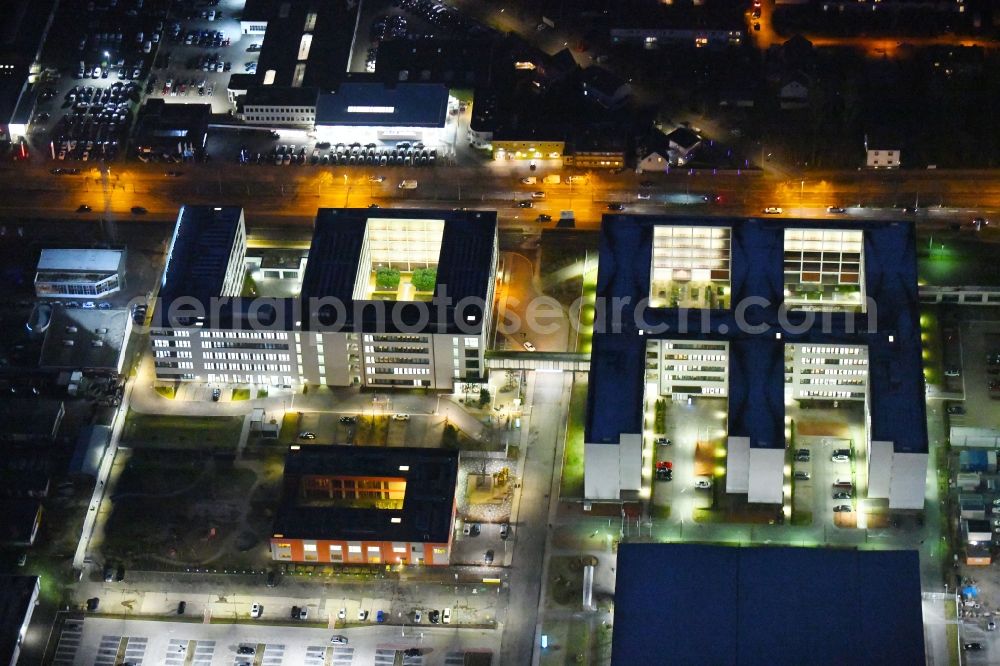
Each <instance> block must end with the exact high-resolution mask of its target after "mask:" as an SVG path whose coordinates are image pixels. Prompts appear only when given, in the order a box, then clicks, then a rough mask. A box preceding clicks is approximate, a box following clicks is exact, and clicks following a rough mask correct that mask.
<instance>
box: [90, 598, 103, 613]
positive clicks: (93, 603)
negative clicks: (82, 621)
mask: <svg viewBox="0 0 1000 666" xmlns="http://www.w3.org/2000/svg"><path fill="white" fill-rule="evenodd" d="M100 605H101V600H100V599H99V598H97V597H91V598H90V599H87V610H88V611H90V612H91V613H93V612H94V611H96V610H97V607H98V606H100Z"/></svg>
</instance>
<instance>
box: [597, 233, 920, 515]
mask: <svg viewBox="0 0 1000 666" xmlns="http://www.w3.org/2000/svg"><path fill="white" fill-rule="evenodd" d="M915 257H916V254H915V241H914V233H913V227H912V225H909V224H902V223H893V222H875V221H867V222H852V223H850V224H849V225H848V224H846V223H837V222H826V221H824V222H822V223H820V222H814V221H805V220H797V221H793V222H791V223H789V222H787V221H781V222H778V221H774V220H757V219H737V220H729V221H726V222H725V223H720V222H719V221H715V220H712V221H709V220H691V221H683V222H680V223H675V222H674V221H672V220H667V219H662V218H655V217H639V216H636V217H632V216H622V215H616V216H614V217H613V219H606V220H605V224H604V225H603V227H602V236H601V255H600V262H601V263H600V274H599V278H598V301H597V315H596V317H595V335H594V342H593V351H592V355H591V359H592V360H591V376H590V384H589V391H590V395H589V405H588V410H587V414H588V422H587V432H586V442H587V444H586V453H585V455H586V466H585V478H584V486H585V489H584V492H585V495H586V497H588V498H590V499H610V500H620V499H627V498H633V497H641V496H643V492H644V491H645V492H648V491H649V488H648V487H645V488H644V487H643V483H644V481H643V479H644V478H649V477H650V476H652V475H651V474H650V473H649V472H650V471H651V470H644V469H643V466H644V465H646V464H649V463H650V460H651V458H652V453H653V451H652V440H653V438H654V437H655V436H656V433H655V432H654V430H653V428H654V423H653V422H651V417H650V415H649V413H648V410H649V406H650V405H652V404H654V403H660V402H661V401H662V400H675V401H676V400H684V401H685V402H690V401H692V400H698V399H703V398H711V397H715V398H724V399H725V402H726V405H727V410H726V422H725V435H724V437H722V439H721V445H720V447H719V448H718V449H717V450H716V451H715V454H716V456H718V457H719V458H720V462H721V460H722V459H723V458H724V460H725V467H724V476H725V478H724V479H720V481H724V483H725V488H726V491H727V492H729V493H735V494H746V495H747V500H748V502H750V503H760V504H782V503H783V502H784V499H785V497H786V493H787V489H788V488H789V487H790V481H791V479H790V471H789V470H790V469H791V465H790V464H788V463H789V460H790V458H788V457H787V455H786V449H787V446H788V441H789V440H788V437H789V432H790V428H789V423H788V419H787V417H786V407H787V406H790V405H794V404H796V403H798V404H799V405H800V406H801V407H810V406H820V407H824V408H832V409H837V408H838V406H840V407H846V406H847V405H849V404H851V403H857V402H861V403H863V404H864V420H865V423H864V427H863V429H862V432H863V434H862V435H861V437H862V438H863V439H864V441H861V442H855V445H856V446H857V449H856V450H857V451H859V452H860V455H859V456H858V460H859V462H860V464H859V465H858V467H859V468H860V470H859V472H858V479H859V480H860V482H861V486H860V487H858V488H857V490H858V491H859V492H861V493H863V494H864V496H865V497H867V498H875V499H884V500H888V506H889V508H902V509H917V508H921V507H922V506H923V501H924V487H925V477H926V471H927V430H926V423H925V419H924V385H923V374H922V365H921V347H920V330H919V325H918V321H917V312H916V304H917V302H918V298H917V283H916V282H917V281H916V258H915ZM842 401H843V402H844V403H845V404H844V405H841V402H842ZM718 469H723V468H722V467H721V465H720V466H719V467H718ZM717 474H719V475H721V474H722V472H717ZM786 508H787V507H786Z"/></svg>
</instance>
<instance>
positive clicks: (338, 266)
mask: <svg viewBox="0 0 1000 666" xmlns="http://www.w3.org/2000/svg"><path fill="white" fill-rule="evenodd" d="M369 217H378V218H379V219H414V218H417V219H435V220H444V233H443V235H442V237H441V252H440V254H439V255H438V265H437V284H436V286H435V288H434V296H435V301H433V302H432V303H431V305H432V306H433V307H432V310H433V312H435V313H437V312H438V310H437V305H436V302H437V299H438V298H440V297H447V299H448V304H442V306H441V307H442V308H443V310H441V314H442V316H441V317H432V318H431V320H430V321H428V322H427V323H426V326H425V327H424V330H426V331H428V332H445V331H457V330H462V331H463V332H468V333H470V334H473V333H476V332H478V331H479V330H480V329H481V325H482V323H483V314H484V312H483V307H482V305H483V304H485V307H491V304H489V303H486V301H487V299H488V298H489V294H490V287H491V280H492V279H493V269H494V264H493V262H494V252H495V250H496V234H497V222H496V213H492V212H483V211H435V210H406V209H396V208H393V209H379V210H377V211H373V210H372V209H368V208H323V209H320V211H319V212H318V213H317V215H316V230H315V232H314V234H313V242H312V246H311V247H310V248H309V262H308V264H307V265H306V272H305V275H304V276H303V278H302V292H301V297H302V299H303V303H304V306H306V307H307V306H308V304H309V302H310V300H311V299H320V298H333V299H336V300H337V301H339V302H341V303H342V304H343V305H344V308H345V315H346V318H344V319H343V321H342V323H343V326H344V327H345V329H347V330H366V331H374V330H386V331H391V330H394V328H403V327H404V325H405V327H411V326H414V325H416V322H419V321H420V318H421V316H422V314H423V313H425V312H426V309H425V308H424V307H423V306H424V304H415V303H409V302H384V301H383V302H380V305H383V306H385V308H386V315H385V316H378V314H377V313H378V310H377V309H376V308H374V307H370V308H356V307H355V301H354V284H355V281H356V279H357V275H358V262H359V261H360V260H361V250H362V245H363V244H364V237H365V229H366V226H367V223H368V218H369ZM463 299H467V303H466V304H462V303H461V302H462V300H463ZM456 305H462V306H463V307H464V309H463V310H462V311H461V313H460V316H456V309H455V306H456ZM317 316H318V321H319V323H320V324H323V325H326V324H327V323H328V322H327V320H326V317H325V316H323V315H322V314H318V315H317ZM358 316H360V317H361V319H360V321H359V320H358V319H357V317H358ZM468 317H473V318H474V322H473V321H472V320H470V319H469V318H468ZM307 319H308V317H307ZM458 319H461V321H458ZM305 323H306V321H305V319H304V320H303V324H305Z"/></svg>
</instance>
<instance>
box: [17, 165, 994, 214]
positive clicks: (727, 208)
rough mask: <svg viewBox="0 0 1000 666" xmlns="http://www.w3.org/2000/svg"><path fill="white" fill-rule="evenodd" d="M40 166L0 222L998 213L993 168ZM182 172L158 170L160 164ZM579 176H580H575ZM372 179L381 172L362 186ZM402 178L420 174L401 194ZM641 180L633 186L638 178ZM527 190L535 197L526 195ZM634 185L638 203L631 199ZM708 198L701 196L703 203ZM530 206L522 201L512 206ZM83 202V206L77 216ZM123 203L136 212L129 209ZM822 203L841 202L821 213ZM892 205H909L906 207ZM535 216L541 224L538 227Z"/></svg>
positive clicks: (32, 168)
mask: <svg viewBox="0 0 1000 666" xmlns="http://www.w3.org/2000/svg"><path fill="white" fill-rule="evenodd" d="M48 169H49V165H38V164H30V165H29V164H24V163H21V164H11V165H6V166H4V167H2V168H0V217H7V218H13V217H16V218H25V217H28V218H67V217H73V218H83V219H92V220H95V221H96V220H98V219H101V218H105V219H113V220H118V221H123V222H124V221H143V220H160V221H163V220H172V219H174V218H175V217H176V214H177V210H178V209H179V207H180V205H181V204H183V203H190V204H211V205H218V204H240V205H243V206H244V207H246V209H247V217H248V219H249V221H250V223H251V224H252V225H253V224H280V225H289V224H290V225H311V224H312V222H313V219H314V217H315V213H316V209H317V208H320V207H365V206H369V205H371V204H375V205H379V206H385V207H390V206H391V207H413V208H463V207H464V208H472V209H484V210H497V211H498V213H499V217H500V221H501V224H502V225H504V226H506V227H514V228H530V229H535V228H539V227H542V226H553V225H554V224H555V220H558V217H559V213H560V211H564V210H572V211H573V212H574V215H575V218H576V222H577V227H579V228H596V227H597V226H598V225H599V224H600V221H601V218H602V216H603V215H604V214H605V213H608V212H610V211H609V206H608V205H609V204H611V203H621V204H623V205H624V206H625V212H627V213H645V214H667V215H673V216H679V215H699V216H702V215H711V216H745V215H761V214H763V209H764V208H765V207H767V206H779V207H781V208H782V209H783V213H782V216H787V217H820V218H822V217H837V218H843V217H846V218H881V219H886V218H894V217H895V218H912V219H915V220H917V221H918V222H920V223H921V224H929V225H935V224H939V225H942V226H943V225H947V224H951V223H953V222H965V223H968V222H969V221H970V220H971V219H972V217H974V216H977V215H985V216H987V217H989V216H991V215H992V216H994V217H996V216H1000V176H998V175H997V174H996V173H995V172H978V171H977V172H954V171H944V170H941V171H938V170H929V171H877V172H876V171H847V172H821V173H815V174H812V173H810V174H808V175H806V176H803V177H801V178H797V179H795V180H792V181H789V180H783V179H777V178H774V177H771V176H768V175H764V174H762V173H760V172H746V171H744V172H740V173H715V174H713V172H711V171H707V172H705V171H699V172H688V171H683V170H682V171H677V170H674V171H673V172H671V173H667V174H641V175H640V174H635V173H621V174H609V173H598V172H589V173H585V174H584V175H585V176H586V179H585V182H584V183H578V184H573V185H570V184H567V183H565V180H566V178H565V176H567V175H569V174H570V173H574V172H572V171H571V170H570V169H556V168H550V169H548V171H547V170H546V168H545V167H544V165H543V166H542V167H541V168H539V170H538V171H537V172H534V174H535V175H536V176H538V177H539V180H541V178H540V177H541V176H543V175H545V174H546V173H547V172H553V173H560V174H561V175H562V176H563V181H564V182H563V183H560V184H556V185H544V184H535V185H522V184H521V183H520V178H521V177H523V176H525V175H527V174H529V173H531V172H529V171H528V167H527V165H514V166H511V165H510V164H506V163H504V164H499V163H487V164H485V165H482V166H480V167H440V168H403V167H400V168H379V169H371V168H353V169H350V168H346V167H318V166H304V167H303V166H289V167H275V166H257V165H254V166H240V165H237V164H232V163H209V164H187V165H169V167H168V166H165V165H153V164H142V163H136V164H127V165H123V166H117V165H113V166H112V167H111V168H110V173H104V174H102V173H101V172H98V171H97V170H96V169H90V170H81V173H80V174H77V175H51V174H50V173H49V171H48ZM171 169H172V170H176V171H179V172H180V173H181V174H182V175H180V176H176V177H172V176H168V175H166V173H167V171H168V170H171ZM576 173H581V172H576ZM371 175H380V176H385V180H384V182H381V183H378V182H370V181H369V179H368V177H369V176H371ZM403 178H412V179H416V180H418V181H419V186H418V188H417V189H416V190H400V189H398V187H397V185H398V183H399V181H400V180H402V179H403ZM642 182H648V183H652V186H650V187H642V186H641V185H640V183H642ZM532 192H544V193H545V194H544V197H543V198H536V199H532ZM640 192H643V193H648V194H649V199H646V200H639V199H638V195H639V193H640ZM706 198H707V199H708V202H706V201H705V199H706ZM520 201H530V202H531V203H532V208H519V207H517V203H518V202H520ZM81 205H87V206H89V207H90V208H91V212H77V209H78V207H80V206H81ZM133 206H141V207H143V208H145V209H146V211H147V212H146V213H142V214H133V213H131V212H130V210H131V208H132V207H133ZM828 206H842V207H845V208H846V209H847V211H846V213H844V214H840V215H829V214H828V213H827V212H826V208H827V207H828ZM903 206H918V207H919V210H918V211H917V213H916V214H907V213H904V212H903V210H901V208H902V207H903ZM539 214H547V215H550V216H551V217H552V218H553V221H552V222H547V223H544V224H543V223H539V222H537V221H536V219H537V217H538V215H539Z"/></svg>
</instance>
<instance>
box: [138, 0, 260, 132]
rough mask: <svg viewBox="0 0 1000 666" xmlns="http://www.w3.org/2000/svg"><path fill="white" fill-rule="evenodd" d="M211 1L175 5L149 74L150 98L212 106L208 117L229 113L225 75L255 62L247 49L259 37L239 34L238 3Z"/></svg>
mask: <svg viewBox="0 0 1000 666" xmlns="http://www.w3.org/2000/svg"><path fill="white" fill-rule="evenodd" d="M213 2H215V0H185V1H184V2H181V3H178V4H175V6H174V8H173V9H172V11H171V13H170V17H169V19H168V21H167V22H166V26H165V34H164V36H163V46H162V47H161V49H160V55H159V57H158V58H157V62H156V66H155V67H154V70H153V75H154V76H155V80H154V81H153V85H152V86H150V88H149V97H150V98H157V97H162V98H165V99H166V100H167V101H168V102H170V103H178V102H187V103H197V104H211V105H212V112H213V113H229V112H230V111H232V110H233V108H234V107H233V105H232V104H231V103H230V101H229V98H228V95H227V93H226V88H227V86H228V84H229V77H230V76H232V75H233V74H244V73H247V72H248V71H250V70H248V69H246V64H247V63H251V62H252V63H256V62H257V54H256V53H254V52H248V51H247V49H248V48H249V47H250V46H251V44H258V45H259V44H260V43H261V42H262V41H263V37H262V36H260V35H242V34H241V33H240V22H239V16H240V14H241V13H242V11H243V2H241V1H239V0H237V1H232V0H229V1H219V2H218V4H212V3H213ZM213 12H214V14H213ZM209 17H214V18H209ZM227 63H228V68H229V69H226V67H227ZM168 81H169V82H170V86H169V87H167V85H166V84H167V82H168Z"/></svg>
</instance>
